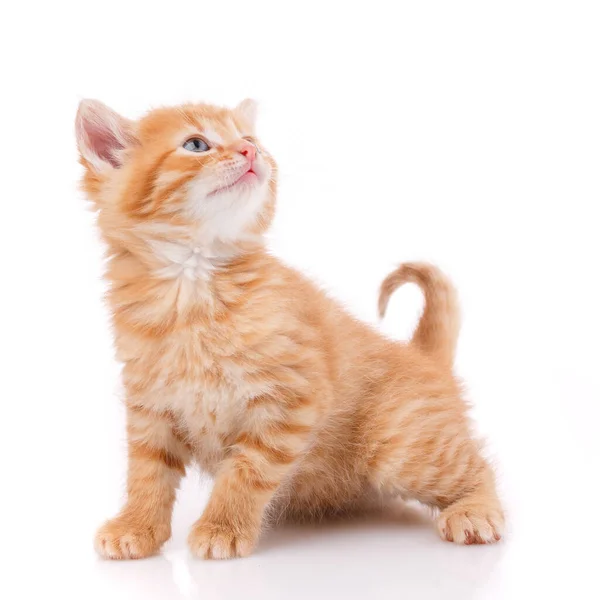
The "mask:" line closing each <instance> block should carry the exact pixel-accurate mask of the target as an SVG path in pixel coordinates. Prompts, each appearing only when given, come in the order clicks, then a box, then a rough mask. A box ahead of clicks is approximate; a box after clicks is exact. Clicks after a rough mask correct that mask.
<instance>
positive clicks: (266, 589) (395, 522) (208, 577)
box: [93, 508, 505, 600]
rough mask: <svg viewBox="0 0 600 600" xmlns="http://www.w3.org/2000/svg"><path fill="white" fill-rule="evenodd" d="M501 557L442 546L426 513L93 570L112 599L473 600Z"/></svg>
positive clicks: (171, 551) (274, 534)
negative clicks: (394, 597) (228, 555)
mask: <svg viewBox="0 0 600 600" xmlns="http://www.w3.org/2000/svg"><path fill="white" fill-rule="evenodd" d="M174 546H177V547H174ZM504 552H505V545H503V544H500V545H496V546H487V547H475V546H471V547H457V546H454V545H452V544H448V543H443V542H441V541H440V540H439V539H438V537H437V533H436V532H435V530H434V528H433V527H432V525H431V522H430V519H429V517H428V516H427V515H424V514H423V513H422V512H421V511H420V510H416V509H412V508H407V509H406V510H404V511H397V512H391V511H390V512H389V513H388V514H385V515H382V516H377V515H370V516H365V517H359V518H354V519H352V520H342V521H336V522H328V523H322V524H319V525H316V524H315V525H303V526H286V527H282V528H279V529H277V530H271V531H269V532H267V533H266V534H265V535H264V537H263V540H262V542H261V544H260V545H259V548H258V549H257V551H256V553H255V554H254V555H253V556H251V557H250V558H247V559H243V560H233V561H225V562H211V561H209V562H203V561H199V560H197V559H194V558H191V556H190V555H189V554H188V553H187V552H186V551H185V549H184V548H180V547H179V544H178V543H174V542H172V543H170V544H169V545H168V546H167V548H166V549H165V551H164V552H163V555H162V556H157V557H154V558H151V559H146V560H141V561H134V562H130V563H122V562H119V563H114V562H107V561H101V560H98V561H97V562H96V564H95V566H94V569H93V571H94V574H95V577H96V578H98V579H102V580H103V581H104V583H105V585H106V588H105V589H106V590H107V591H108V590H110V597H120V595H123V597H127V598H132V599H134V598H182V599H183V598H185V599H188V598H205V599H212V598H215V599H217V598H218V599H223V600H226V599H230V598H231V599H236V600H237V599H239V597H240V594H241V593H244V592H248V593H251V595H252V597H257V598H264V599H266V600H268V599H274V600H275V599H281V598H290V599H296V598H298V599H300V598H314V597H319V598H335V597H338V594H343V596H344V597H352V598H380V597H381V598H383V597H385V596H387V595H388V594H389V592H390V589H393V588H391V586H392V585H393V586H394V587H397V588H398V589H401V590H402V592H403V594H407V597H410V598H412V597H417V596H418V597H427V598H429V597H431V598H437V597H439V595H441V594H442V593H443V594H444V595H445V596H446V597H450V598H473V597H476V596H477V594H478V593H479V592H481V591H484V590H486V589H488V588H489V584H490V580H492V579H493V575H494V571H495V570H496V568H497V567H498V565H499V564H500V563H501V561H502V558H503V554H504ZM393 582H396V583H395V584H394V583H393ZM486 597H493V596H492V595H490V594H487V595H486Z"/></svg>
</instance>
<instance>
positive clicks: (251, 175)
mask: <svg viewBox="0 0 600 600" xmlns="http://www.w3.org/2000/svg"><path fill="white" fill-rule="evenodd" d="M257 181H258V175H257V173H256V171H255V170H254V164H250V165H248V169H247V170H246V171H245V172H244V173H242V175H240V177H238V178H237V179H236V180H235V181H234V182H233V183H230V184H229V185H224V186H223V187H220V188H217V189H216V190H213V191H212V192H210V194H208V195H209V196H214V195H215V194H220V193H221V192H226V191H227V190H230V189H232V188H234V187H236V186H237V185H239V184H240V183H248V184H253V183H256V182H257Z"/></svg>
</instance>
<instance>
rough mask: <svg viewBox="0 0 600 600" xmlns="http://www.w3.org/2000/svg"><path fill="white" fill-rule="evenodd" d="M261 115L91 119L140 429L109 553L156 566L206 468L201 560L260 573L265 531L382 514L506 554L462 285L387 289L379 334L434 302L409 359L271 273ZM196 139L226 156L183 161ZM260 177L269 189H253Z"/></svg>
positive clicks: (269, 182)
mask: <svg viewBox="0 0 600 600" xmlns="http://www.w3.org/2000/svg"><path fill="white" fill-rule="evenodd" d="M254 112H255V110H254V106H253V104H252V103H251V102H250V101H245V102H244V103H242V104H241V105H239V106H238V107H237V108H236V109H233V110H227V109H223V108H216V107H213V106H208V105H185V106H181V107H178V108H171V109H159V110H155V111H152V112H150V113H149V114H148V115H147V116H146V117H144V118H143V119H141V120H140V121H139V122H132V121H128V120H126V119H124V118H123V117H120V116H119V115H117V114H116V113H114V112H113V111H111V110H110V109H108V108H107V107H105V106H104V105H102V104H100V103H98V102H95V101H84V102H83V103H82V104H81V106H80V110H79V112H78V116H77V122H76V127H77V137H78V143H79V149H80V153H81V162H82V164H83V166H84V167H85V174H84V178H83V186H84V189H85V190H86V192H87V194H88V196H89V198H90V199H91V201H92V202H93V203H94V206H95V208H96V210H97V211H98V224H99V226H100V230H101V232H102V235H103V237H104V240H105V241H106V243H107V246H108V257H109V259H108V270H107V278H108V282H109V284H110V289H109V293H108V300H109V303H110V307H111V309H112V314H113V321H114V327H115V340H116V348H117V354H118V358H119V360H120V361H122V363H123V382H124V386H125V390H126V395H127V398H126V401H127V410H128V417H127V418H128V427H127V433H128V440H129V473H128V497H127V502H126V504H125V506H124V507H123V509H122V511H121V513H120V514H119V515H118V516H117V517H116V518H115V519H113V520H111V521H109V522H108V523H106V524H105V525H104V526H103V527H102V528H101V529H100V531H99V532H98V534H97V537H96V547H97V549H98V551H99V553H100V554H101V555H103V556H106V557H110V558H138V557H142V556H147V555H150V554H152V553H154V552H156V551H157V550H158V549H159V548H160V546H161V544H162V543H163V542H164V541H165V540H166V539H168V537H169V535H170V520H171V510H172V506H173V502H174V498H175V489H176V488H177V486H178V483H179V481H180V478H181V476H182V475H183V474H184V473H185V469H186V467H187V466H188V465H189V464H190V463H191V462H195V463H197V464H198V465H200V467H201V468H202V469H204V470H205V471H207V472H208V473H210V474H212V475H213V476H214V477H215V484H214V488H213V491H212V495H211V499H210V501H209V503H208V506H207V507H206V510H205V511H204V514H203V515H202V517H201V518H200V519H199V520H198V522H197V523H196V524H195V525H194V527H193V528H192V531H191V533H190V536H189V545H190V548H191V549H192V551H193V552H194V553H195V554H196V555H198V556H201V557H205V558H229V557H233V556H245V555H247V554H248V553H250V552H251V551H252V549H253V548H254V546H255V544H256V542H257V540H258V537H259V534H260V531H261V527H262V524H263V522H264V520H265V519H266V518H271V519H278V518H288V517H300V518H305V517H314V516H319V515H323V514H326V513H338V512H340V511H347V510H351V509H353V508H355V507H357V506H360V505H361V504H362V503H363V502H364V501H365V499H367V498H369V497H372V496H373V495H376V496H378V497H380V498H384V499H389V498H392V497H394V496H397V495H400V496H403V497H407V498H416V499H418V500H420V501H421V502H423V503H426V504H428V505H430V506H433V507H436V508H439V509H440V510H441V513H440V515H439V519H438V526H439V529H440V533H441V535H442V537H443V538H445V539H448V540H451V541H454V542H457V543H467V544H468V543H475V542H479V543H484V542H493V541H495V540H497V539H499V536H500V534H501V530H502V525H503V516H502V509H501V507H500V504H499V501H498V499H497V496H496V492H495V484H494V476H493V472H492V471H491V469H490V466H489V465H488V464H487V463H486V461H485V460H484V458H482V455H481V451H480V447H479V444H478V442H477V441H476V440H475V439H473V437H472V436H471V433H470V427H469V421H468V417H467V407H466V405H465V403H464V402H463V400H462V399H461V391H460V386H459V384H458V383H457V381H456V380H455V378H454V377H453V375H452V361H453V356H454V349H455V344H456V337H457V333H458V316H457V306H456V300H455V296H454V292H453V289H452V287H451V285H450V284H449V283H448V282H447V280H446V279H445V278H444V276H443V275H442V274H441V273H440V272H439V271H438V270H437V269H436V268H435V267H433V266H430V265H424V264H412V265H404V266H402V267H400V269H399V270H397V271H396V272H395V273H393V274H391V275H390V276H389V277H388V278H387V279H386V281H385V282H384V283H383V285H382V291H381V296H380V304H379V305H380V312H381V313H382V314H383V313H384V312H385V308H386V305H387V302H388V299H389V296H390V294H391V293H392V292H393V291H394V289H395V288H396V287H398V286H399V285H401V284H402V283H404V282H407V281H412V282H415V283H417V284H419V285H420V286H421V287H422V288H423V290H424V293H425V298H426V306H425V310H424V313H423V316H422V318H421V321H420V323H419V325H418V327H417V330H416V332H415V335H414V338H413V340H412V342H411V343H409V344H402V343H398V342H394V341H391V340H388V339H386V338H384V337H382V336H381V335H380V334H378V333H377V332H376V331H374V330H373V329H372V328H370V327H369V326H367V325H365V324H363V323H360V322H358V321H357V320H355V319H354V318H352V317H351V316H349V315H348V314H347V313H346V312H345V311H344V309H343V308H342V307H341V306H340V305H339V304H338V303H337V302H335V301H333V300H332V299H330V298H329V297H328V296H326V295H325V294H324V293H323V292H322V291H320V290H319V289H318V288H317V287H315V286H314V285H313V284H312V283H311V282H310V281H308V280H307V279H305V278H304V277H303V276H302V275H301V274H299V273H298V272H296V271H295V270H293V269H291V268H289V267H287V266H285V265H284V264H282V263H281V262H280V261H278V260H277V259H276V258H274V257H272V256H271V255H270V254H269V253H268V252H267V251H266V250H265V247H264V241H263V237H262V234H263V233H264V232H265V231H266V229H267V228H268V226H269V224H270V222H271V219H272V217H273V213H274V207H275V197H276V165H275V162H274V161H273V159H272V157H271V156H270V155H269V154H268V153H267V151H266V150H265V149H264V148H262V147H261V146H260V144H259V143H258V142H257V140H256V138H255V132H254V122H253V119H254ZM190 137H192V138H194V137H199V138H201V139H203V140H205V141H206V142H208V144H209V147H210V148H209V150H208V151H206V152H202V153H195V152H191V151H189V152H188V151H187V150H185V149H183V148H182V144H184V142H185V141H186V140H187V139H189V138H190ZM255 152H256V157H255V158H252V157H254V153H255ZM249 161H252V162H249ZM248 168H251V169H254V171H255V173H256V176H255V177H253V176H252V175H251V173H250V171H248V173H250V174H249V175H248V177H250V181H249V182H245V181H244V180H242V181H241V182H239V183H236V181H238V178H239V177H240V176H241V174H242V173H244V172H245V170H247V169H248Z"/></svg>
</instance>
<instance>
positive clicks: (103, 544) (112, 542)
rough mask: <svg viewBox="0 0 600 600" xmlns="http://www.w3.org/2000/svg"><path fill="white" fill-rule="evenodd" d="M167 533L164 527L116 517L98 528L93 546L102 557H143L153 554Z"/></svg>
mask: <svg viewBox="0 0 600 600" xmlns="http://www.w3.org/2000/svg"><path fill="white" fill-rule="evenodd" d="M169 535H170V532H168V531H166V529H165V528H156V527H153V526H151V525H150V526H140V525H133V524H132V523H128V522H127V521H124V520H121V519H119V518H116V519H113V520H112V521H108V522H106V523H105V524H104V525H103V526H102V527H101V528H100V529H99V530H98V533H96V538H95V540H94V547H95V548H96V552H98V554H99V555H100V556H102V557H103V558H112V559H117V560H121V559H132V558H144V557H146V556H151V555H152V554H155V553H156V552H157V551H158V550H159V549H160V547H161V546H162V544H163V543H164V542H166V541H167V540H168V539H169Z"/></svg>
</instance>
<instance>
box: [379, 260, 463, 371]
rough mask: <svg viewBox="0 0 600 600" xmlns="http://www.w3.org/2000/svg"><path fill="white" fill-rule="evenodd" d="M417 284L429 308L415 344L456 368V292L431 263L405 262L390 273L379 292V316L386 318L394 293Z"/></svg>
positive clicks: (413, 340) (457, 329)
mask: <svg viewBox="0 0 600 600" xmlns="http://www.w3.org/2000/svg"><path fill="white" fill-rule="evenodd" d="M408 282H410V283H416V284H417V285H418V286H419V287H420V288H421V290H422V291H423V293H424V294H425V309H424V310H423V314H422V315H421V319H420V320H419V324H418V326H417V329H416V330H415V332H414V334H413V336H412V339H411V344H414V345H415V346H417V347H419V348H420V349H421V350H422V351H423V352H425V353H426V354H429V355H431V356H433V357H435V358H436V360H438V361H439V362H440V363H441V364H443V365H445V366H447V367H449V368H450V369H451V368H452V365H453V364H454V353H455V350H456V342H457V340H458V331H459V329H460V313H459V308H458V301H457V297H456V291H455V290H454V287H453V285H452V284H451V283H450V281H449V280H448V279H447V278H446V276H445V275H444V274H443V273H442V272H441V271H440V270H439V269H438V268H437V267H435V266H433V265H431V264H428V263H405V264H403V265H400V266H399V267H398V268H397V269H396V270H395V271H394V272H392V273H390V274H389V275H388V276H387V277H386V278H385V280H384V281H383V283H382V284H381V288H380V291H379V316H380V317H381V318H383V316H384V315H385V310H386V308H387V305H388V301H389V299H390V296H391V295H392V293H393V292H394V291H395V290H396V289H397V288H399V287H400V286H401V285H403V284H405V283H408Z"/></svg>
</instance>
